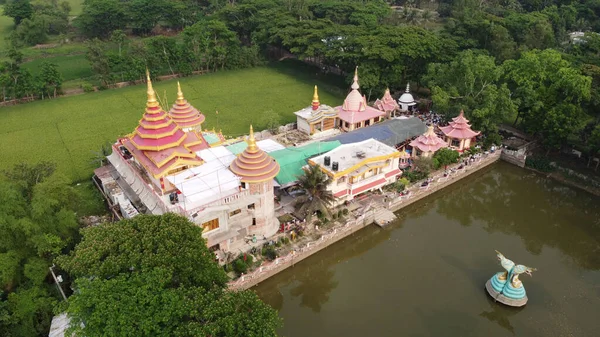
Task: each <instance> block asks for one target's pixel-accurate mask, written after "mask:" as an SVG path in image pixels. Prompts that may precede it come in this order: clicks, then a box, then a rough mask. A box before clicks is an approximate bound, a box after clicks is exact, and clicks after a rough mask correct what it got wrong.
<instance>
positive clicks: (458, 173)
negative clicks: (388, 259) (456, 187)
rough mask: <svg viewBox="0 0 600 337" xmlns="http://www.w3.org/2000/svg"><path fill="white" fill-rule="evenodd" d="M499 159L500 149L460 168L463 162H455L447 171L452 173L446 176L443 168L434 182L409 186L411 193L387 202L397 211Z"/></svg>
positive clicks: (434, 176)
mask: <svg viewBox="0 0 600 337" xmlns="http://www.w3.org/2000/svg"><path fill="white" fill-rule="evenodd" d="M498 159H500V151H496V152H494V153H490V154H487V155H481V156H479V157H478V158H477V159H475V160H474V161H473V162H472V163H470V164H469V165H466V166H463V168H462V169H458V167H460V165H461V164H455V165H453V166H451V167H449V168H448V170H447V171H448V172H450V173H449V174H448V175H447V176H446V177H444V171H443V170H442V171H438V172H436V173H435V174H434V175H433V177H432V182H431V183H430V184H428V185H427V186H425V187H421V186H420V184H419V183H417V184H416V185H417V186H412V187H410V188H408V190H409V191H410V194H408V195H406V196H402V197H398V198H395V199H392V200H391V201H389V202H388V203H387V208H388V209H390V210H391V211H394V212H395V211H397V210H399V209H401V208H403V207H406V206H408V205H410V204H413V203H415V202H417V201H419V200H421V199H423V198H425V197H428V196H430V195H432V194H433V193H435V192H437V191H439V190H441V189H443V188H445V187H447V186H449V185H452V184H454V183H455V182H457V181H459V180H461V179H463V178H465V177H468V176H470V175H471V174H473V173H475V172H477V171H479V170H481V169H483V168H485V167H487V166H489V165H491V164H493V163H495V162H496V161H498Z"/></svg>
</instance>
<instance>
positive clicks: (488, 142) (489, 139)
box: [483, 132, 502, 149]
mask: <svg viewBox="0 0 600 337" xmlns="http://www.w3.org/2000/svg"><path fill="white" fill-rule="evenodd" d="M500 144H502V136H500V134H498V132H494V133H490V134H488V135H486V137H485V138H484V139H483V148H484V149H489V148H490V147H491V146H492V145H496V146H500Z"/></svg>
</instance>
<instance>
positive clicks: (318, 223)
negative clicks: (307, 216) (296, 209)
mask: <svg viewBox="0 0 600 337" xmlns="http://www.w3.org/2000/svg"><path fill="white" fill-rule="evenodd" d="M321 225H323V223H322V222H321V220H317V221H315V226H321Z"/></svg>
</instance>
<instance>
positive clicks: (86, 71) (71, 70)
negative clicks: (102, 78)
mask: <svg viewBox="0 0 600 337" xmlns="http://www.w3.org/2000/svg"><path fill="white" fill-rule="evenodd" d="M44 61H47V62H50V63H54V64H56V65H58V71H60V73H61V74H62V76H63V80H65V81H70V80H76V79H81V78H86V77H90V76H92V75H94V73H93V72H92V68H90V63H89V61H88V60H87V59H86V58H85V55H84V54H79V55H62V56H55V57H45V58H39V59H35V60H33V61H31V62H27V63H24V64H23V68H26V69H29V71H30V72H31V74H32V75H34V76H35V75H37V74H38V72H39V70H40V65H41V64H42V62H44Z"/></svg>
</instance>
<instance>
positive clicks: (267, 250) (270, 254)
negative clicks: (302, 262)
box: [262, 246, 277, 261]
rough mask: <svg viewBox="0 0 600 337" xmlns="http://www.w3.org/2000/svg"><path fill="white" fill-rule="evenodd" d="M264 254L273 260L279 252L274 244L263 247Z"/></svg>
mask: <svg viewBox="0 0 600 337" xmlns="http://www.w3.org/2000/svg"><path fill="white" fill-rule="evenodd" d="M262 255H263V256H264V257H265V258H266V259H267V260H269V261H273V260H275V259H276V258H277V252H276V251H275V247H273V246H266V247H263V249H262Z"/></svg>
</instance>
